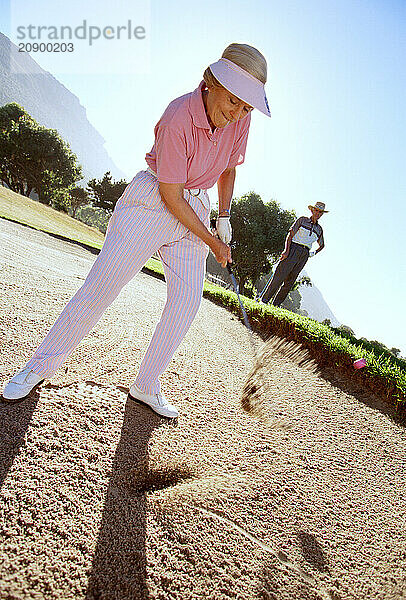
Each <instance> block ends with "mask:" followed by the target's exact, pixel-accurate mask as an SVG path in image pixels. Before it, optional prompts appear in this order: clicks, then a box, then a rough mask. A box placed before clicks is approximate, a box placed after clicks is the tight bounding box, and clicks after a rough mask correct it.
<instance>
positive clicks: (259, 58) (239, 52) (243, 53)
mask: <svg viewBox="0 0 406 600" xmlns="http://www.w3.org/2000/svg"><path fill="white" fill-rule="evenodd" d="M221 58H227V59H228V60H230V61H231V62H233V63H234V64H236V65H238V66H239V67H241V69H244V71H247V72H248V73H250V75H252V76H253V77H256V79H259V81H261V82H262V83H263V84H265V83H266V80H267V73H268V68H267V64H266V59H265V56H264V55H263V54H261V52H260V51H259V50H257V49H256V48H254V47H253V46H248V44H236V43H234V44H230V45H229V46H227V48H226V49H225V50H224V52H223V54H222V55H221ZM203 79H204V81H205V83H206V85H207V86H208V87H209V86H216V87H224V86H222V85H221V83H220V82H219V81H218V80H217V79H216V78H215V77H214V75H213V73H212V72H211V70H210V67H207V69H206V70H205V72H204V73H203Z"/></svg>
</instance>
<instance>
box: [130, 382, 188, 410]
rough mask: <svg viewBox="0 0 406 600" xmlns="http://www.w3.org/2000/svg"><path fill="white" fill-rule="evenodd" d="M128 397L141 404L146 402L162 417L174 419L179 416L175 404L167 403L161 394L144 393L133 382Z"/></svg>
mask: <svg viewBox="0 0 406 600" xmlns="http://www.w3.org/2000/svg"><path fill="white" fill-rule="evenodd" d="M128 395H129V396H130V398H132V399H133V400H135V401H136V402H141V403H142V404H146V405H147V406H149V408H152V410H153V411H155V412H156V413H158V414H159V415H161V416H162V417H169V418H171V419H176V417H178V416H179V413H178V411H177V409H176V407H175V406H173V405H172V404H169V403H168V401H167V400H166V398H165V397H164V396H163V395H162V394H160V393H159V394H145V393H144V392H142V391H141V390H140V389H139V388H137V386H136V385H135V383H134V384H133V385H132V386H131V387H130V391H129V392H128Z"/></svg>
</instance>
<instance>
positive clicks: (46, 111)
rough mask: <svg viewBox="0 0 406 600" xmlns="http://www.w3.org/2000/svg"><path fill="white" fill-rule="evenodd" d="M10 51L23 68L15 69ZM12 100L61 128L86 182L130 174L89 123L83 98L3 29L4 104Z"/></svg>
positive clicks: (0, 72)
mask: <svg viewBox="0 0 406 600" xmlns="http://www.w3.org/2000/svg"><path fill="white" fill-rule="evenodd" d="M10 55H11V59H12V60H13V62H14V63H17V64H18V71H21V72H18V73H11V69H10ZM16 70H17V69H16ZM10 102H16V103H17V104H19V105H20V106H22V107H23V108H24V109H25V110H26V111H27V112H28V113H29V114H30V115H31V116H32V117H33V118H34V119H35V120H36V121H37V122H38V123H40V125H43V126H45V127H47V128H48V129H56V130H57V131H58V132H59V134H60V136H61V137H62V138H63V139H64V140H65V142H67V143H68V144H69V145H70V147H71V149H72V151H73V152H74V153H75V154H76V155H77V157H78V162H79V163H80V164H81V165H82V167H83V174H84V178H83V179H82V180H81V182H79V183H81V184H82V185H85V184H86V183H87V181H88V180H89V179H91V178H93V177H96V178H100V177H101V176H103V175H104V173H105V172H106V171H110V172H111V174H112V176H113V178H115V179H125V178H126V176H125V174H124V173H123V172H122V171H120V169H118V168H117V167H116V165H115V164H114V163H113V161H112V160H111V158H110V157H109V155H108V154H107V152H106V150H105V149H104V147H103V146H104V143H105V140H104V138H103V137H102V136H101V135H100V133H99V132H98V131H97V130H96V129H95V128H94V127H93V125H92V124H91V123H89V121H88V119H87V117H86V110H85V108H84V107H83V106H82V105H81V104H80V101H79V98H77V96H75V95H74V94H72V92H70V91H69V90H68V89H67V88H66V87H65V86H64V85H63V84H62V83H60V82H59V81H58V80H57V79H55V77H53V75H51V74H50V73H49V72H48V71H44V69H42V68H41V67H40V66H39V65H38V64H37V63H36V62H35V60H33V59H32V58H31V56H30V55H29V54H27V53H25V52H18V48H17V46H16V45H15V44H13V43H12V42H11V41H10V40H9V38H8V37H7V36H5V35H4V34H2V33H1V32H0V106H3V105H4V104H8V103H10Z"/></svg>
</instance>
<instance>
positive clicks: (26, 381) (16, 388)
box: [3, 367, 45, 400]
mask: <svg viewBox="0 0 406 600" xmlns="http://www.w3.org/2000/svg"><path fill="white" fill-rule="evenodd" d="M44 379H45V375H38V374H37V373H34V371H33V370H32V369H30V368H29V367H26V368H25V369H23V370H22V371H19V372H18V373H17V374H16V375H14V377H12V378H11V379H10V381H9V382H8V383H7V385H6V387H5V388H4V390H3V398H4V399H5V400H22V399H23V398H26V397H27V396H28V395H29V393H30V392H31V391H32V390H33V389H34V388H35V386H37V385H39V384H40V383H42V382H43V381H44Z"/></svg>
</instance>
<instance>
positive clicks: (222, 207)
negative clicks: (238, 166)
mask: <svg viewBox="0 0 406 600" xmlns="http://www.w3.org/2000/svg"><path fill="white" fill-rule="evenodd" d="M234 182H235V167H233V168H232V169H226V170H225V171H223V173H222V174H221V175H220V177H219V178H218V180H217V191H218V197H219V216H221V214H224V215H225V214H226V213H228V214H230V206H231V199H232V197H233V191H234Z"/></svg>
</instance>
